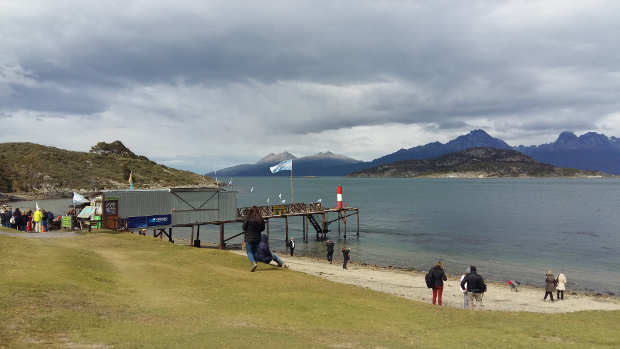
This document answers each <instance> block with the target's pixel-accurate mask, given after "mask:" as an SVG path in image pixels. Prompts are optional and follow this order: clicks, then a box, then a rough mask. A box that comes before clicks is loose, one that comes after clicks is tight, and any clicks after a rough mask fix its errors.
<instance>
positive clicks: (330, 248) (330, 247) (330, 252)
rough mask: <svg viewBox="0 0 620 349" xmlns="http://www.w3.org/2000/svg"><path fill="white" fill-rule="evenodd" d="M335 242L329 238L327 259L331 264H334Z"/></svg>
mask: <svg viewBox="0 0 620 349" xmlns="http://www.w3.org/2000/svg"><path fill="white" fill-rule="evenodd" d="M334 247H335V245H334V242H333V241H331V240H327V261H328V262H329V264H332V262H333V260H334Z"/></svg>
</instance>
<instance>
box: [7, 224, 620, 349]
mask: <svg viewBox="0 0 620 349" xmlns="http://www.w3.org/2000/svg"><path fill="white" fill-rule="evenodd" d="M618 324H620V312H581V313H573V314H561V315H544V314H528V313H500V312H490V311H486V312H475V313H474V312H470V311H463V310H459V309H449V308H438V307H432V306H430V305H428V304H423V303H419V302H414V301H410V300H406V299H401V298H398V297H395V296H390V295H386V294H381V293H378V292H374V291H370V290H366V289H362V288H357V287H354V286H349V285H341V284H337V283H332V282H329V281H326V280H323V279H319V278H316V277H312V276H309V275H306V274H302V273H296V272H293V271H289V270H282V269H278V268H276V267H271V266H265V265H261V266H259V269H258V270H257V272H255V273H250V272H249V262H248V261H247V259H246V258H244V257H241V256H237V255H233V254H231V253H228V252H225V251H219V250H211V249H196V248H190V247H185V246H175V245H172V244H169V243H167V242H165V241H160V240H158V239H157V240H155V239H152V238H150V237H143V236H135V235H130V234H103V233H100V234H87V235H83V236H78V237H75V238H62V239H25V238H19V237H5V236H0V348H5V347H6V348H37V347H45V348H49V347H70V348H100V347H101V348H104V347H114V348H135V347H146V348H171V347H172V348H174V347H178V348H192V347H195V348H209V347H212V348H247V347H269V348H323V347H325V348H329V347H332V348H358V347H362V348H399V347H420V348H438V347H445V348H477V349H480V348H512V347H515V348H516V347H520V348H536V347H541V348H542V347H544V348H599V347H600V348H618V347H619V346H620V331H618Z"/></svg>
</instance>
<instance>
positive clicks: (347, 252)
mask: <svg viewBox="0 0 620 349" xmlns="http://www.w3.org/2000/svg"><path fill="white" fill-rule="evenodd" d="M341 252H342V258H343V262H342V269H347V263H349V261H350V260H351V249H350V248H348V247H343V248H342V250H341Z"/></svg>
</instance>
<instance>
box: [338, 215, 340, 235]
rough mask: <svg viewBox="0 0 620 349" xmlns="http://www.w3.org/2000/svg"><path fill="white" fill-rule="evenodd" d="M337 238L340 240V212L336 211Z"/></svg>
mask: <svg viewBox="0 0 620 349" xmlns="http://www.w3.org/2000/svg"><path fill="white" fill-rule="evenodd" d="M338 238H340V211H338Z"/></svg>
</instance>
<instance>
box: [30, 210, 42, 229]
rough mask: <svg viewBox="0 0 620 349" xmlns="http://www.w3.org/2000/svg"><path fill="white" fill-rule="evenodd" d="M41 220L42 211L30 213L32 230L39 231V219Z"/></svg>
mask: <svg viewBox="0 0 620 349" xmlns="http://www.w3.org/2000/svg"><path fill="white" fill-rule="evenodd" d="M42 220H43V212H41V210H36V211H35V212H34V214H33V215H32V221H33V222H34V231H35V232H37V233H40V232H41V221H42Z"/></svg>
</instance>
